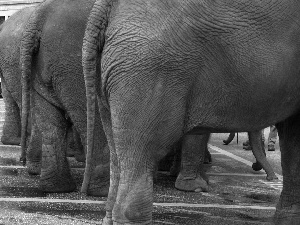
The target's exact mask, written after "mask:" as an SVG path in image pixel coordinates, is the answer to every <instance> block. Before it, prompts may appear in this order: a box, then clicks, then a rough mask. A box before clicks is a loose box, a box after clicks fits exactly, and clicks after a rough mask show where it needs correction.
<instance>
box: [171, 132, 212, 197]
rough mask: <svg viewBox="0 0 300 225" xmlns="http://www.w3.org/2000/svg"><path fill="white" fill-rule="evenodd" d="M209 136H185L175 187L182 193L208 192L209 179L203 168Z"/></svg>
mask: <svg viewBox="0 0 300 225" xmlns="http://www.w3.org/2000/svg"><path fill="white" fill-rule="evenodd" d="M208 139H209V135H185V136H184V138H183V141H182V157H181V158H182V159H181V168H180V173H179V175H178V177H177V179H176V183H175V187H176V188H177V189H178V190H182V191H195V192H200V191H208V178H207V176H206V174H205V171H204V168H203V162H204V155H205V151H206V148H207V143H208Z"/></svg>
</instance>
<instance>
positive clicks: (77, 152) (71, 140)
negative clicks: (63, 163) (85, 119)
mask: <svg viewBox="0 0 300 225" xmlns="http://www.w3.org/2000/svg"><path fill="white" fill-rule="evenodd" d="M67 152H68V156H73V157H74V158H75V159H76V160H77V161H78V162H85V152H84V147H83V145H82V143H81V139H80V135H79V133H78V131H77V130H76V128H75V126H74V125H73V126H72V127H70V128H69V129H68V151H67Z"/></svg>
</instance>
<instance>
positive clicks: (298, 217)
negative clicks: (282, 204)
mask: <svg viewBox="0 0 300 225" xmlns="http://www.w3.org/2000/svg"><path fill="white" fill-rule="evenodd" d="M274 224H275V225H296V224H297V225H298V224H300V205H293V206H292V207H289V208H281V209H278V208H277V209H276V213H275V216H274Z"/></svg>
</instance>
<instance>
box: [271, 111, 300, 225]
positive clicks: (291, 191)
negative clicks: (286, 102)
mask: <svg viewBox="0 0 300 225" xmlns="http://www.w3.org/2000/svg"><path fill="white" fill-rule="evenodd" d="M276 127H277V129H278V134H279V140H280V141H279V144H280V150H281V165H282V175H283V189H282V192H281V195H280V199H279V202H278V204H277V207H276V213H275V224H276V225H283V224H300V139H299V137H300V115H299V114H298V115H296V116H293V117H290V118H288V119H286V120H285V121H283V122H281V123H279V124H277V125H276Z"/></svg>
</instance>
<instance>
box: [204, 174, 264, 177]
mask: <svg viewBox="0 0 300 225" xmlns="http://www.w3.org/2000/svg"><path fill="white" fill-rule="evenodd" d="M206 174H207V175H210V176H241V177H259V176H261V177H265V176H266V174H265V173H263V174H261V173H259V174H255V173H254V174H250V173H206Z"/></svg>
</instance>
